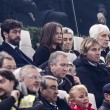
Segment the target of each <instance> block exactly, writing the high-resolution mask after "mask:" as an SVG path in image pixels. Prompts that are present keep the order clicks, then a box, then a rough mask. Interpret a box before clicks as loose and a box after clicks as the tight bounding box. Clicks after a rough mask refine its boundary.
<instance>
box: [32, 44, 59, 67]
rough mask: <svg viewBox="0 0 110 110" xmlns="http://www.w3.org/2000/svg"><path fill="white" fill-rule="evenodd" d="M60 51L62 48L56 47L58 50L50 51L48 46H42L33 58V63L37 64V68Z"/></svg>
mask: <svg viewBox="0 0 110 110" xmlns="http://www.w3.org/2000/svg"><path fill="white" fill-rule="evenodd" d="M60 50H61V48H60V47H56V49H50V48H49V47H48V46H46V45H41V46H39V47H38V49H37V50H36V52H35V54H34V56H33V62H34V63H35V64H36V66H40V65H41V64H43V63H44V62H46V61H48V59H49V57H50V54H51V53H53V52H55V51H60Z"/></svg>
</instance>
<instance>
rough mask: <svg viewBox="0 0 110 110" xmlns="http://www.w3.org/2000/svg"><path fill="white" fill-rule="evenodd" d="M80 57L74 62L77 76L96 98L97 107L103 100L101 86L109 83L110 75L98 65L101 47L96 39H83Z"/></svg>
mask: <svg viewBox="0 0 110 110" xmlns="http://www.w3.org/2000/svg"><path fill="white" fill-rule="evenodd" d="M80 53H81V55H80V56H79V57H78V58H77V59H76V60H75V61H74V65H75V66H76V72H77V76H78V77H79V78H80V80H81V83H82V84H84V85H86V87H87V89H88V92H90V93H93V94H94V95H95V98H96V103H97V107H99V106H100V105H101V103H102V100H103V92H102V88H103V86H104V85H105V84H106V83H108V82H110V74H109V72H108V71H107V69H106V67H105V65H102V64H100V63H99V61H100V54H101V45H100V43H99V41H98V40H97V39H94V38H90V37H88V38H85V39H84V41H83V42H82V44H81V48H80Z"/></svg>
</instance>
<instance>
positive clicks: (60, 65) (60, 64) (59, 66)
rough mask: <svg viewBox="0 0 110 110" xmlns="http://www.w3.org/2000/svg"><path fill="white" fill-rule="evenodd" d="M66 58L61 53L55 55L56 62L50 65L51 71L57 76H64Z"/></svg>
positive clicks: (66, 64)
mask: <svg viewBox="0 0 110 110" xmlns="http://www.w3.org/2000/svg"><path fill="white" fill-rule="evenodd" d="M68 62H69V61H68V58H67V57H64V56H63V55H59V56H58V57H57V62H56V64H52V65H50V68H51V71H52V73H53V74H54V76H55V77H57V78H64V77H65V76H66V74H67V72H68Z"/></svg>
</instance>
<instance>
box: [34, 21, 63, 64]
mask: <svg viewBox="0 0 110 110" xmlns="http://www.w3.org/2000/svg"><path fill="white" fill-rule="evenodd" d="M62 39H63V35H62V25H61V24H59V23H57V22H49V23H46V24H45V25H44V27H43V30H42V35H41V40H40V46H39V48H38V49H37V50H36V52H35V54H34V56H33V61H34V62H35V64H36V66H39V65H41V64H43V63H45V62H46V61H48V59H49V56H50V54H51V53H52V52H55V51H58V50H61V48H60V46H61V44H62Z"/></svg>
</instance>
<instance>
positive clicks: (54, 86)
mask: <svg viewBox="0 0 110 110" xmlns="http://www.w3.org/2000/svg"><path fill="white" fill-rule="evenodd" d="M57 94H58V83H57V78H55V77H54V76H50V75H47V76H43V78H42V81H41V82H40V95H39V98H38V102H36V104H38V103H39V102H41V103H43V106H44V107H45V109H46V110H71V109H70V107H69V106H68V104H67V103H66V101H64V100H63V99H60V98H59V97H57Z"/></svg>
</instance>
